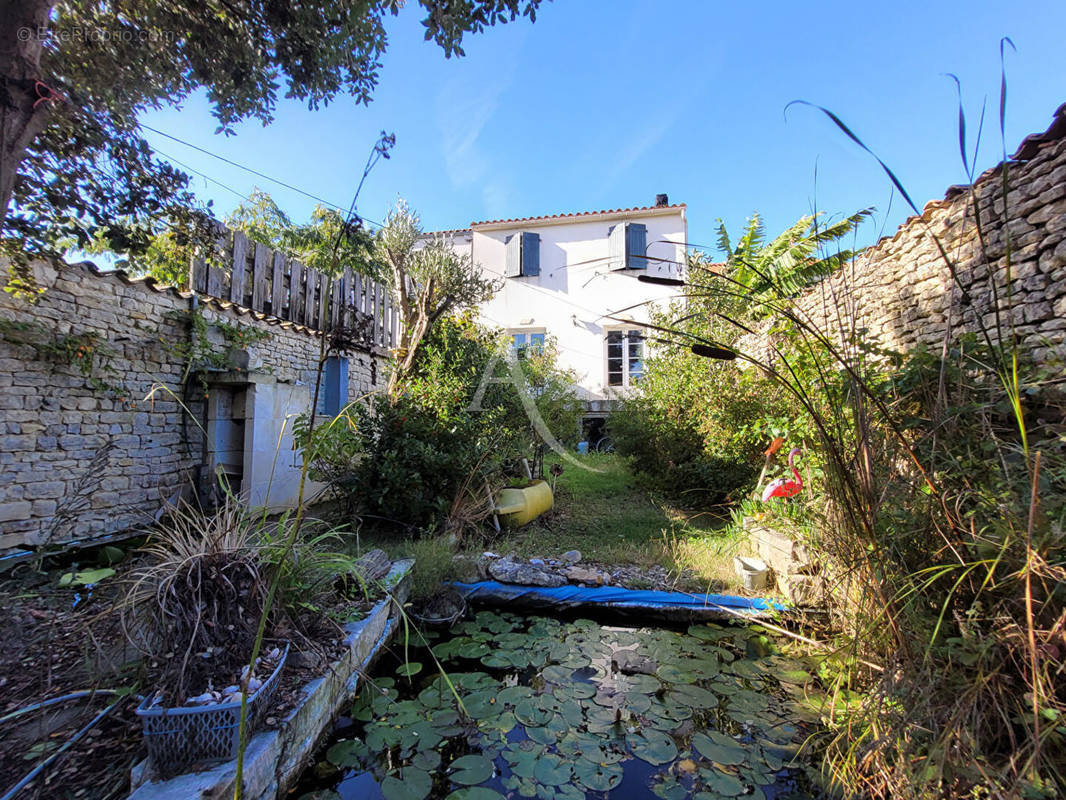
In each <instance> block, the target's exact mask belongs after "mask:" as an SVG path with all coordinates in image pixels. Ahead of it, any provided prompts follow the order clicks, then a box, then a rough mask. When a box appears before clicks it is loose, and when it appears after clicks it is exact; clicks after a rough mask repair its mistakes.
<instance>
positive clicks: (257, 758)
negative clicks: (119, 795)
mask: <svg viewBox="0 0 1066 800" xmlns="http://www.w3.org/2000/svg"><path fill="white" fill-rule="evenodd" d="M413 565H414V560H413V559H407V560H403V561H397V562H395V563H394V564H393V565H392V568H391V569H390V570H389V572H388V574H387V575H386V576H385V578H384V584H385V587H386V589H387V590H388V592H389V595H388V596H387V597H385V598H384V599H383V600H381V601H380V602H378V603H377V604H376V605H375V606H374V607H373V608H372V609H371V610H370V611H369V613H368V614H367V615H366V616H365V617H364V618H363V619H361V620H358V621H356V622H350V623H347V624H346V625H345V626H344V629H345V631H346V632H347V634H348V635H347V636H346V638H345V643H346V644H347V645H348V653H347V654H346V655H345V656H344V657H342V658H340V659H338V660H337V661H335V662H334V663H333V664H331V665H330V668H329V670H328V671H327V672H326V674H325V675H323V676H322V677H319V678H316V679H314V680H313V681H310V682H309V683H308V684H307V685H305V686H304V687H303V693H304V697H303V700H301V701H300V704H299V705H298V706H297V707H296V708H294V709H293V710H292V711H291V712H290V713H289V715H288V716H287V717H286V718H285V719H284V720H282V722H281V724H280V725H279V726H278V727H277V728H275V729H272V730H267V731H261V732H260V733H257V734H255V736H253V737H252V740H251V741H250V742H249V743H248V748H247V750H246V751H245V755H244V791H243V793H242V795H243V797H245V798H246V800H274V799H275V798H280V797H283V796H284V795H285V793H286V792H287V791H288V789H289V788H291V786H292V785H293V784H294V783H295V782H296V781H297V779H298V778H299V776H300V774H301V773H302V772H303V770H304V769H305V768H306V766H307V765H308V764H309V763H310V760H311V758H312V756H313V755H314V753H315V750H316V749H317V748H318V747H319V745H320V744H321V743H322V742H323V741H324V740H325V738H326V737H327V736H328V735H329V732H330V730H331V728H332V725H333V721H334V720H335V719H336V718H337V715H338V713H339V712H340V710H341V708H342V706H343V705H344V704H345V703H347V702H350V701H351V699H352V698H353V697H354V696H355V693H356V691H357V690H358V688H359V686H360V684H361V682H362V679H363V676H364V675H365V674H366V671H367V669H369V667H370V666H371V665H372V664H373V662H374V661H375V660H376V658H377V657H378V655H379V654H380V652H381V650H382V648H383V647H384V646H385V645H386V644H387V643H388V642H389V640H390V639H391V638H392V636H393V634H394V633H395V632H396V630H397V628H398V627H399V625H398V620H399V614H400V610H399V607H398V606H397V604H400V605H402V604H403V603H404V601H405V600H406V599H407V594H408V592H409V591H410V572H411V567H412V566H413ZM236 769H237V762H236V761H227V762H225V763H223V764H219V765H218V766H215V767H213V768H211V769H208V770H204V771H202V772H192V773H187V774H185V775H179V776H177V777H175V778H171V779H170V780H166V781H154V780H148V774H147V772H148V770H147V765H146V763H145V762H143V761H142V762H141V763H139V764H138V765H137V766H135V767H134V768H133V772H132V784H133V791H132V793H131V794H130V796H129V800H189V799H190V798H224V797H232V796H233V790H234V781H235V779H236Z"/></svg>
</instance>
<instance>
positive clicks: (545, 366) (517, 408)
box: [297, 318, 581, 534]
mask: <svg viewBox="0 0 1066 800" xmlns="http://www.w3.org/2000/svg"><path fill="white" fill-rule="evenodd" d="M499 342H500V337H499V335H498V334H497V333H495V332H493V331H490V330H487V329H485V328H482V327H480V326H478V325H476V324H475V323H474V322H472V321H471V320H470V319H469V318H459V319H445V320H441V321H440V322H439V323H438V324H437V325H436V326H435V327H434V328H433V330H432V331H431V333H430V334H429V335H427V337H426V339H425V340H424V342H423V345H422V348H421V351H420V354H419V359H418V361H417V363H416V365H415V368H414V369H413V371H412V372H411V373H410V374H409V375H408V376H407V377H406V379H405V380H404V383H403V384H402V385H401V391H400V392H399V394H398V396H397V397H396V398H395V399H394V400H393V401H392V402H391V403H390V402H389V401H387V400H386V399H385V398H375V400H374V401H373V402H372V403H370V404H368V405H362V404H353V405H351V406H349V407H348V408H347V409H345V411H344V412H343V413H342V414H341V415H340V416H338V417H337V418H336V419H334V420H332V421H331V422H329V423H328V424H326V425H324V426H322V427H321V428H320V429H318V430H317V431H316V432H315V437H314V443H313V445H311V443H310V442H309V441H308V437H307V421H306V420H303V421H301V423H300V424H299V425H298V426H297V440H298V442H299V443H300V445H301V447H302V448H304V449H305V452H306V454H307V457H309V458H310V459H311V464H312V470H311V476H312V477H313V478H315V479H316V480H323V481H326V482H328V483H329V484H330V485H331V486H332V487H333V488H334V489H335V490H336V491H337V492H338V493H339V494H340V495H341V496H342V497H343V498H345V499H346V500H347V502H348V505H349V511H350V512H351V513H353V514H357V515H360V516H363V517H366V518H368V519H369V520H371V521H376V522H379V523H382V524H384V525H385V526H387V527H392V528H394V529H398V530H400V531H402V532H404V533H406V534H417V533H423V532H426V531H433V530H444V529H445V528H446V527H447V523H448V522H449V521H450V520H451V521H453V522H455V523H456V524H455V525H453V527H463V526H466V525H468V524H472V523H476V522H478V520H479V518H484V517H485V516H486V515H487V514H488V508H487V504H484V502H483V501H484V498H485V494H486V493H485V486H486V484H488V485H490V486H496V485H499V484H500V483H502V482H503V480H504V478H505V476H506V474H507V473H508V472H509V471H512V472H513V470H514V469H515V465H516V464H517V461H518V460H519V459H520V458H522V457H526V458H531V457H532V456H533V455H534V453H535V450H536V447H537V446H538V445H539V442H540V439H539V436H538V434H537V432H536V430H535V429H534V427H533V425H532V424H531V423H530V420H529V418H528V416H527V414H526V411H525V409H524V408H523V406H522V403H521V399H520V397H519V395H518V392H517V391H516V389H515V387H514V386H513V385H512V384H511V383H509V382H492V383H487V384H486V385H485V389H484V393H483V396H482V397H481V399H480V402H479V403H477V404H474V403H472V401H473V400H474V399H475V397H476V395H477V392H478V388H479V386H480V385H481V382H482V377H483V375H484V374H485V372H486V370H487V369H488V368H489V367H490V366H492V364H493V360H494V356H495V355H496V354H498V353H499V352H500V351H499ZM522 369H523V374H524V375H525V376H526V380H527V385H528V386H529V388H530V392H531V394H532V395H533V397H534V398H535V402H536V404H537V407H538V410H541V411H542V415H543V416H544V417H545V419H546V421H547V422H548V424H549V426H555V427H554V428H552V430H553V431H554V430H559V431H560V432H563V434H564V436H565V437H566V438H565V440H566V441H572V440H573V439H574V438H576V431H577V416H578V414H579V413H580V408H581V406H580V403H579V401H578V399H577V397H576V395H575V394H574V393H573V391H572V390H571V389H570V388H569V387H570V376H568V375H567V374H566V373H563V372H561V371H560V370H558V369H557V368H556V367H555V364H554V354H553V353H552V352H551V351H550V350H546V351H545V352H544V353H542V354H537V355H535V356H533V357H531V358H527V359H524V360H523V361H522ZM495 370H496V374H497V376H498V377H501V378H507V379H508V380H509V376H508V374H507V372H506V370H507V365H506V363H505V362H503V361H502V360H501V359H497V363H496V367H495ZM566 431H569V434H567V433H566ZM560 438H563V436H560ZM464 496H469V497H470V498H471V499H472V500H475V501H476V502H469V503H463V502H457V501H461V500H462V499H463V498H464ZM480 505H483V506H484V508H480V507H479V506H480ZM460 508H461V509H462V510H461V511H457V510H456V509H460ZM472 509H474V510H473V511H472ZM453 517H454V518H458V519H452V518H453Z"/></svg>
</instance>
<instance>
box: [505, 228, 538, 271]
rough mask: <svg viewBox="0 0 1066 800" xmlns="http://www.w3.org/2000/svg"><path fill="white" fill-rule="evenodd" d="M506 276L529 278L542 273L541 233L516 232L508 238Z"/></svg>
mask: <svg viewBox="0 0 1066 800" xmlns="http://www.w3.org/2000/svg"><path fill="white" fill-rule="evenodd" d="M503 274H504V277H507V278H528V277H532V276H534V275H540V234H539V233H516V234H514V235H513V236H511V237H509V238H508V239H507V264H506V266H505V268H504V273H503Z"/></svg>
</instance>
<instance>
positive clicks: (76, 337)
mask: <svg viewBox="0 0 1066 800" xmlns="http://www.w3.org/2000/svg"><path fill="white" fill-rule="evenodd" d="M0 339H3V340H4V341H6V342H9V343H10V344H13V345H21V346H26V347H32V348H33V349H34V350H35V351H36V353H37V357H38V358H40V359H42V360H48V361H51V362H53V363H56V364H63V365H66V366H70V367H74V368H75V369H77V370H78V372H80V373H81V374H82V376H84V378H85V380H86V382H87V383H88V385H89V386H90V387H92V389H93V390H94V391H97V392H100V393H101V394H106V395H111V396H114V397H116V398H117V399H118V400H119V401H120V402H122V403H123V404H124V405H127V406H128V405H131V403H130V401H129V397H128V395H129V391H128V389H127V387H126V385H125V384H124V383H122V382H121V381H120V380H118V375H119V373H118V370H116V369H115V367H114V365H113V364H112V360H113V359H114V357H115V356H116V355H117V353H116V351H115V350H114V348H112V347H111V346H110V345H108V343H107V341H106V340H105V339H104V338H103V337H102V336H101V335H100V334H99V333H97V332H96V331H83V332H81V333H74V332H71V333H60V332H59V331H58V330H56V329H54V328H50V327H48V326H47V325H45V324H43V323H41V322H20V321H17V320H12V319H7V318H0Z"/></svg>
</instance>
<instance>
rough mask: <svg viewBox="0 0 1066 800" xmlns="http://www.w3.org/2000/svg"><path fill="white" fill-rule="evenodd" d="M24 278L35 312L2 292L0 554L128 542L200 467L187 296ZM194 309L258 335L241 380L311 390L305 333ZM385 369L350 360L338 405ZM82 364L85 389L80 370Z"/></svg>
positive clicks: (69, 279) (86, 273)
mask: <svg viewBox="0 0 1066 800" xmlns="http://www.w3.org/2000/svg"><path fill="white" fill-rule="evenodd" d="M34 271H35V274H36V277H37V281H38V285H39V286H40V287H43V288H44V290H45V291H44V292H43V294H42V295H41V296H40V297H39V298H38V299H37V301H36V302H35V303H29V302H27V301H26V300H24V299H21V298H18V297H15V296H12V295H11V294H9V293H7V292H0V554H2V553H3V552H5V551H9V550H11V549H12V548H19V547H23V546H26V545H40V544H45V543H53V544H60V543H64V542H71V541H82V540H87V539H92V538H96V537H100V536H104V535H108V534H118V533H123V532H126V531H130V530H136V529H137V528H138V527H140V526H143V525H144V524H145V523H146V522H148V521H150V520H151V519H152V516H153V515H154V513H155V512H156V511H157V510H158V509H159V508H160V507H161V505H162V504H163V503H164V502H165V501H166V500H167V499H168V498H171V497H173V496H174V495H175V494H176V493H178V492H182V491H185V492H188V491H190V490H191V489H192V487H193V483H194V479H195V476H196V472H197V467H198V465H199V464H201V462H202V460H203V440H202V438H201V434H200V429H199V427H198V425H197V424H196V422H194V421H192V420H191V419H189V418H188V416H189V415H186V414H185V413H184V412H183V411H182V410H181V405H180V404H179V402H178V399H177V397H176V396H177V395H180V393H181V388H180V387H181V385H182V379H183V375H184V372H185V368H186V365H185V363H184V361H183V359H182V357H181V355H180V349H179V347H180V345H182V344H183V343H186V342H188V341H189V339H190V335H191V333H190V324H189V309H190V304H191V303H192V302H193V295H191V294H189V293H185V292H178V291H176V290H174V289H172V288H160V287H157V286H156V285H155V284H154V282H152V281H151V280H150V279H138V280H134V279H130V278H129V277H127V276H126V275H125V274H124V273H121V272H101V271H98V270H97V269H96V268H95V267H93V266H92V265H91V264H79V265H68V264H62V265H53V264H45V263H37V264H35V265H34ZM3 273H5V274H6V269H4V270H3ZM196 302H197V304H198V307H199V309H200V312H201V313H202V315H203V317H204V319H205V321H207V322H208V323H209V325H210V324H211V323H218V322H224V323H227V324H229V325H235V326H250V327H252V328H254V329H257V330H262V331H265V332H266V333H267V334H268V337H267V338H265V339H262V340H261V341H257V342H255V343H253V344H251V345H250V346H249V347H248V348H247V359H246V360H244V359H243V358H242V359H241V365H242V366H243V367H244V368H245V369H246V370H250V371H251V372H252V373H254V374H256V375H265V376H270V377H271V378H272V379H274V380H276V382H277V383H278V384H292V385H295V386H300V385H301V384H302V385H304V386H310V385H312V384H313V381H314V376H315V369H316V364H317V360H318V352H319V339H318V336H317V335H316V334H315V332H314V331H312V330H310V329H308V328H306V327H304V326H301V325H297V324H294V323H291V322H282V321H281V320H278V319H276V318H272V317H269V316H268V315H265V314H261V313H254V312H250V311H249V310H248V309H243V308H241V307H239V306H236V305H234V304H231V303H225V302H221V301H217V300H212V299H208V298H196ZM208 330H209V338H210V339H212V340H213V341H216V342H218V343H219V346H222V341H221V337H220V336H219V335H218V332H217V330H214V329H212V328H210V327H209V329H208ZM87 334H92V335H95V337H96V338H95V340H93V339H90V338H89V337H88V336H87ZM80 346H85V347H86V350H87V351H88V354H86V352H81V353H79V351H78V348H79V347H80ZM105 354H106V355H105ZM384 356H385V354H384V353H383V352H382V351H377V350H375V351H370V350H366V351H362V350H361V351H354V352H350V353H349V354H348V358H349V386H348V396H349V398H351V399H355V398H357V397H360V396H363V395H365V394H367V393H368V392H371V391H374V390H375V389H376V388H378V387H380V386H383V384H384V377H383V375H384V372H383V370H384V366H385V364H384ZM88 362H91V364H92V370H91V374H90V375H89V376H87V375H86V374H84V373H83V370H82V368H81V366H82V365H84V364H86V363H88ZM105 364H106V366H105ZM190 385H191V386H192V387H193V390H192V391H191V392H190V393H189V395H188V396H187V397H186V404H187V405H188V407H189V409H190V410H191V411H192V414H193V416H195V417H196V418H197V419H199V418H200V414H201V411H202V408H203V405H202V404H203V403H204V400H205V398H204V397H203V393H204V392H203V389H202V388H200V387H199V384H198V382H197V381H196V380H195V379H194V380H193V381H192V382H191V383H190ZM289 394H290V395H291V394H293V393H291V392H290V393H289ZM298 395H299V396H303V397H309V396H310V395H309V392H302V393H298ZM183 417H184V419H183ZM293 457H294V456H293V455H290V456H289V458H290V459H292V458H293ZM295 457H298V456H295Z"/></svg>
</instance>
